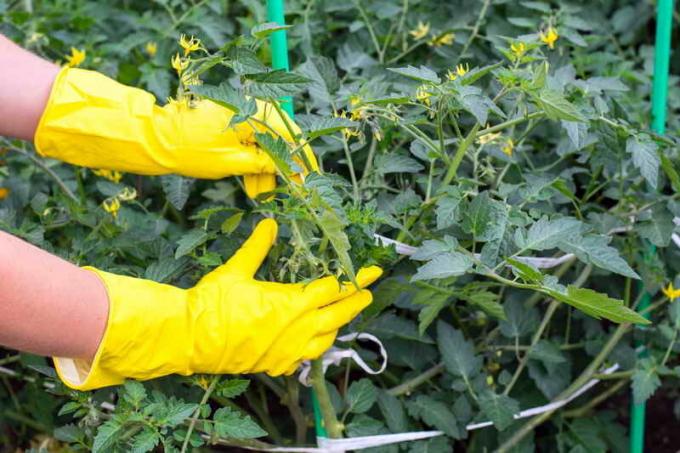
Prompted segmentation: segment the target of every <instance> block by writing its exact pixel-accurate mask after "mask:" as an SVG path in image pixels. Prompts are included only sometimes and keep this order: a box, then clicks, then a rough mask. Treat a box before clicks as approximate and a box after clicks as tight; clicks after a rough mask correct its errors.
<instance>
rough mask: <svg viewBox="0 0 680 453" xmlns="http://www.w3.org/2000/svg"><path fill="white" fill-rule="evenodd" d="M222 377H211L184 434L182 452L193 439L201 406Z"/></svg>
mask: <svg viewBox="0 0 680 453" xmlns="http://www.w3.org/2000/svg"><path fill="white" fill-rule="evenodd" d="M220 379H221V376H219V375H216V376H213V377H212V378H211V379H210V384H209V385H208V388H207V389H205V392H204V393H203V397H202V398H201V402H200V403H198V407H197V408H196V410H195V411H194V415H192V417H191V421H190V422H189V428H188V429H187V433H186V435H185V436H184V442H182V449H181V450H180V453H186V451H187V448H188V447H189V440H190V439H191V434H192V433H193V432H194V428H195V427H196V422H197V421H198V416H199V415H200V414H201V406H203V405H204V404H206V403H207V402H208V400H209V399H210V395H212V393H213V392H214V391H215V388H216V387H217V384H218V383H219V382H220Z"/></svg>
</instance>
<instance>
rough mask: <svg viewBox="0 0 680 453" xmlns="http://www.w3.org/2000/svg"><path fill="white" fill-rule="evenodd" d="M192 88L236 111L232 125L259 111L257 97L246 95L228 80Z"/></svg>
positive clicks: (231, 121) (230, 123)
mask: <svg viewBox="0 0 680 453" xmlns="http://www.w3.org/2000/svg"><path fill="white" fill-rule="evenodd" d="M191 90H192V91H193V92H194V93H197V94H199V95H200V96H202V97H204V98H206V99H209V100H210V101H212V102H214V103H216V104H218V105H221V106H222V107H225V108H227V109H229V110H231V111H232V112H234V114H235V115H234V117H232V119H231V120H230V122H229V125H230V126H234V125H236V124H238V123H241V122H243V121H245V120H246V119H248V118H249V117H251V116H253V115H255V113H257V103H256V102H255V99H253V98H250V97H246V96H245V94H244V93H243V92H241V91H240V90H237V89H236V88H233V87H232V86H231V85H229V83H228V82H222V83H221V84H220V85H219V86H213V85H197V86H193V87H191Z"/></svg>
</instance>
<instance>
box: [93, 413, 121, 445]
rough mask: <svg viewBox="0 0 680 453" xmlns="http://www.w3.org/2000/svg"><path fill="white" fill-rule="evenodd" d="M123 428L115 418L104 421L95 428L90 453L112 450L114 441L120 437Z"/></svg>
mask: <svg viewBox="0 0 680 453" xmlns="http://www.w3.org/2000/svg"><path fill="white" fill-rule="evenodd" d="M124 432H125V429H124V427H123V425H122V424H121V423H120V422H119V421H118V420H117V419H115V418H114V419H111V420H108V421H106V422H104V423H103V424H102V425H101V426H99V428H98V429H97V435H96V436H94V442H93V443H92V453H99V452H102V453H105V452H109V451H112V450H113V446H114V445H115V443H116V442H117V441H118V440H119V439H120V438H121V436H122V435H123V433H124Z"/></svg>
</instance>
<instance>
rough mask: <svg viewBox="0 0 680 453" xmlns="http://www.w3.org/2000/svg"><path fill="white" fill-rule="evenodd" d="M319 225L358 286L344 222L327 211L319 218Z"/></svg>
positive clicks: (343, 267) (344, 269) (351, 278)
mask: <svg viewBox="0 0 680 453" xmlns="http://www.w3.org/2000/svg"><path fill="white" fill-rule="evenodd" d="M318 225H319V228H321V230H322V231H323V234H324V236H326V237H327V238H328V240H329V241H330V243H331V246H332V247H333V250H335V254H336V255H337V257H338V260H339V261H340V264H341V265H342V269H343V271H345V272H346V273H347V275H348V276H349V278H350V280H351V281H352V283H355V284H356V274H355V273H354V265H353V264H352V259H351V258H350V256H349V250H350V248H351V245H350V243H349V238H347V234H345V231H344V225H343V222H342V220H341V219H340V218H339V217H338V215H337V214H336V213H335V212H334V211H331V210H325V211H324V212H323V213H322V214H321V216H320V217H319V220H318Z"/></svg>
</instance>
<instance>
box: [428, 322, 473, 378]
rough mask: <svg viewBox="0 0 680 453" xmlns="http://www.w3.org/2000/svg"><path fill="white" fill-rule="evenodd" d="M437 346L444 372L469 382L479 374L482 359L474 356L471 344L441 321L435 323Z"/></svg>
mask: <svg viewBox="0 0 680 453" xmlns="http://www.w3.org/2000/svg"><path fill="white" fill-rule="evenodd" d="M437 345H438V346H439V351H440V352H441V355H442V360H443V361H444V366H445V367H446V370H447V371H448V372H449V373H451V374H453V375H454V376H459V377H462V378H463V379H464V380H466V381H469V380H470V379H471V378H473V377H474V376H476V375H477V373H479V370H480V367H481V366H482V358H481V357H480V356H477V355H475V348H474V346H473V344H472V343H470V342H469V341H467V340H465V337H464V336H463V334H462V333H461V332H459V331H458V330H456V329H454V328H453V327H451V326H450V325H448V324H446V323H445V322H443V321H439V322H438V323H437Z"/></svg>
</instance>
